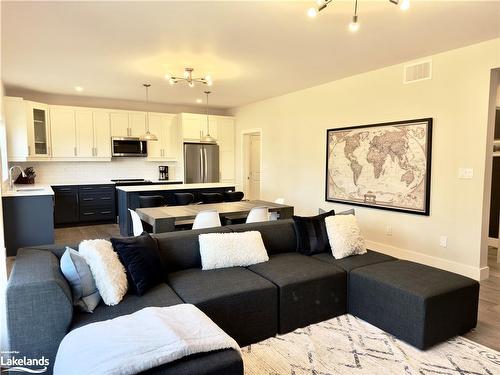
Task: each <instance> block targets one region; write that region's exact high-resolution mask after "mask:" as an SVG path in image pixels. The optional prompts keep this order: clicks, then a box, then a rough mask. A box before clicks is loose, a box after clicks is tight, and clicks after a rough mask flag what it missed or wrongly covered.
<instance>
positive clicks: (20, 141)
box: [4, 96, 29, 161]
mask: <svg viewBox="0 0 500 375" xmlns="http://www.w3.org/2000/svg"><path fill="white" fill-rule="evenodd" d="M4 109H5V127H6V133H7V160H8V161H26V160H27V159H28V156H29V153H28V123H27V120H26V113H27V111H26V104H25V102H24V100H23V98H15V97H10V96H6V97H4Z"/></svg>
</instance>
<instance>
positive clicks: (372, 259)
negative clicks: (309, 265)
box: [313, 250, 397, 273]
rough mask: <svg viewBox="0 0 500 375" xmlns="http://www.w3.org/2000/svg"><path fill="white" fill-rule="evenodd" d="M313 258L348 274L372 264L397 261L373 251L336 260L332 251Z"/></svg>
mask: <svg viewBox="0 0 500 375" xmlns="http://www.w3.org/2000/svg"><path fill="white" fill-rule="evenodd" d="M313 258H314V259H317V260H321V261H322V262H326V263H330V264H333V265H335V266H337V267H340V268H342V269H343V270H344V271H346V272H347V273H349V272H351V271H352V270H353V269H355V268H359V267H364V266H369V265H371V264H377V263H382V262H389V261H391V260H397V259H396V258H394V257H391V256H390V255H386V254H382V253H378V252H376V251H373V250H368V251H367V252H366V254H361V255H352V256H350V257H345V258H342V259H335V258H334V257H333V255H332V253H331V251H329V252H327V253H321V254H316V255H313Z"/></svg>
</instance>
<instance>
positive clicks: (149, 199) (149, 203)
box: [139, 195, 165, 208]
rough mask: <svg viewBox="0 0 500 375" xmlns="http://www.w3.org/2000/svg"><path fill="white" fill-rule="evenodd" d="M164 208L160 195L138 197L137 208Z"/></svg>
mask: <svg viewBox="0 0 500 375" xmlns="http://www.w3.org/2000/svg"><path fill="white" fill-rule="evenodd" d="M161 206H165V198H164V197H163V196H162V195H139V207H140V208H149V207H161Z"/></svg>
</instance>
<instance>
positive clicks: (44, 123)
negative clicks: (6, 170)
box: [25, 101, 51, 159]
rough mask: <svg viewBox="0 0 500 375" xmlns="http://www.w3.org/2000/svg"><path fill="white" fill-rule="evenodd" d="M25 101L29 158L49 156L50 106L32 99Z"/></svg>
mask: <svg viewBox="0 0 500 375" xmlns="http://www.w3.org/2000/svg"><path fill="white" fill-rule="evenodd" d="M25 103H26V120H27V126H28V154H29V158H30V159H38V158H40V159H44V158H48V157H50V155H51V149H50V147H51V145H50V127H49V108H48V106H47V105H46V104H41V103H36V102H31V101H26V102H25Z"/></svg>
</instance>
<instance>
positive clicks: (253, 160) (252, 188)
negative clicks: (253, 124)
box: [248, 134, 260, 199]
mask: <svg viewBox="0 0 500 375" xmlns="http://www.w3.org/2000/svg"><path fill="white" fill-rule="evenodd" d="M248 161H249V168H248V180H249V184H248V187H249V198H250V199H260V134H252V135H250V140H249V158H248Z"/></svg>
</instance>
